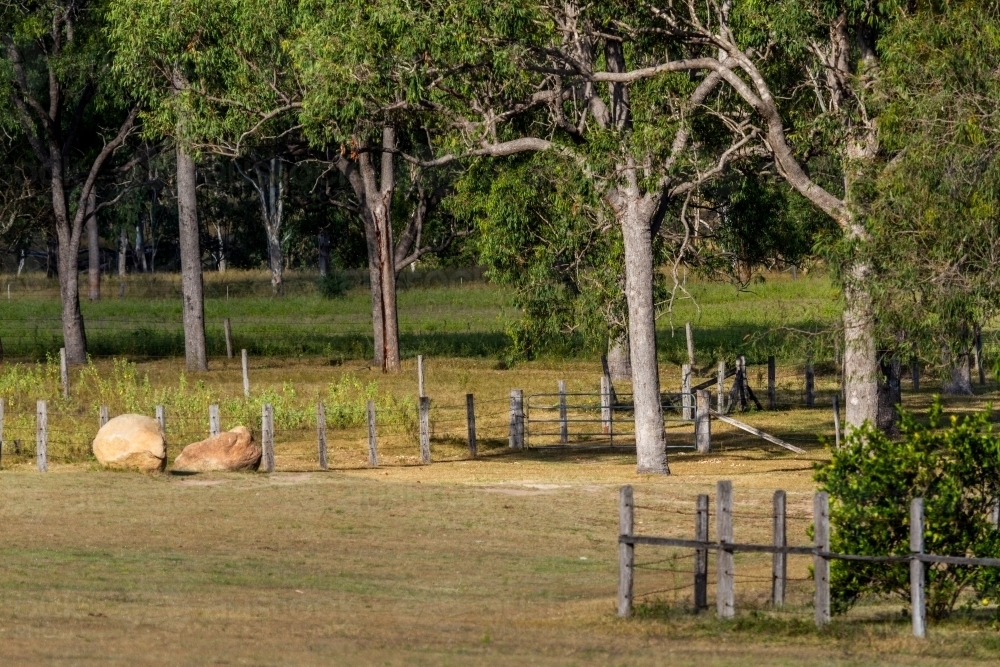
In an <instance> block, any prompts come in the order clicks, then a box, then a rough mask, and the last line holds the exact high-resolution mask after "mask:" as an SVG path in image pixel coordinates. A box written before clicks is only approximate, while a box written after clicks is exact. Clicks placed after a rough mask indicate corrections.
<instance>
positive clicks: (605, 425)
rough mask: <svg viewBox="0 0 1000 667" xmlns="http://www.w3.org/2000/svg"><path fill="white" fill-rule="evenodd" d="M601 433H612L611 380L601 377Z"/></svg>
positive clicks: (604, 376)
mask: <svg viewBox="0 0 1000 667" xmlns="http://www.w3.org/2000/svg"><path fill="white" fill-rule="evenodd" d="M601 432H602V433H611V378H609V377H608V376H607V375H602V376H601Z"/></svg>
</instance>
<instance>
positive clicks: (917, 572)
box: [910, 498, 927, 637]
mask: <svg viewBox="0 0 1000 667" xmlns="http://www.w3.org/2000/svg"><path fill="white" fill-rule="evenodd" d="M910 553H911V554H912V556H911V557H910V615H911V616H912V618H913V636H914V637H925V636H926V635H927V604H926V601H925V600H924V562H923V561H922V560H920V558H919V557H918V556H919V555H920V554H922V553H924V499H923V498H914V499H913V500H912V501H911V502H910Z"/></svg>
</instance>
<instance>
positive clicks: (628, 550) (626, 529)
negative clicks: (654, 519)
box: [618, 486, 635, 618]
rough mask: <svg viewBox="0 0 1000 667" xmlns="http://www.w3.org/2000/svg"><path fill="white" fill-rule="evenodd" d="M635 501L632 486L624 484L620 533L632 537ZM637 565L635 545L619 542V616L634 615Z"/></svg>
mask: <svg viewBox="0 0 1000 667" xmlns="http://www.w3.org/2000/svg"><path fill="white" fill-rule="evenodd" d="M634 518H635V503H634V502H633V499H632V487H631V486H623V487H621V489H619V491H618V535H619V536H620V537H632V535H633V523H634ZM634 566H635V545H634V544H626V543H624V542H622V541H620V540H619V542H618V616H620V617H621V618H628V617H629V616H631V615H632V583H633V576H634V572H633V570H634Z"/></svg>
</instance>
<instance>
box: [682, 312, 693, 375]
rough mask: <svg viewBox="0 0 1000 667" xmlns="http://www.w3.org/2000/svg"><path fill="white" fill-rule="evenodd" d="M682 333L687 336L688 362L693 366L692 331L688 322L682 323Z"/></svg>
mask: <svg viewBox="0 0 1000 667" xmlns="http://www.w3.org/2000/svg"><path fill="white" fill-rule="evenodd" d="M684 335H685V336H686V337H687V345H688V363H689V364H691V365H692V366H694V331H693V330H692V329H691V323H690V322H685V323H684Z"/></svg>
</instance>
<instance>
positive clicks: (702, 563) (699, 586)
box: [694, 493, 708, 611]
mask: <svg viewBox="0 0 1000 667" xmlns="http://www.w3.org/2000/svg"><path fill="white" fill-rule="evenodd" d="M694 512H695V513H694V539H695V541H697V542H708V494H707V493H702V494H699V495H698V500H697V501H695V509H694ZM694 609H695V611H701V610H703V609H708V548H707V547H699V548H696V549H695V550H694Z"/></svg>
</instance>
